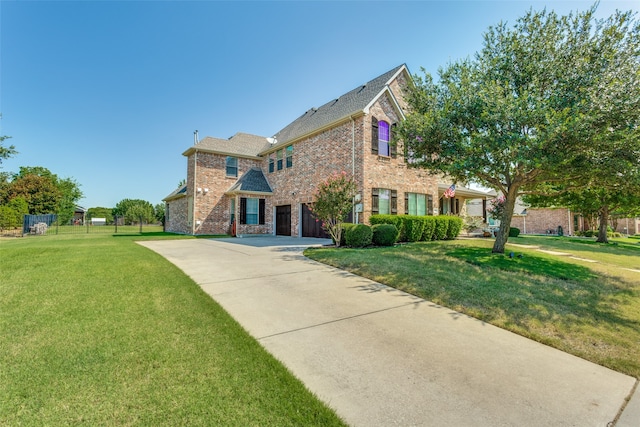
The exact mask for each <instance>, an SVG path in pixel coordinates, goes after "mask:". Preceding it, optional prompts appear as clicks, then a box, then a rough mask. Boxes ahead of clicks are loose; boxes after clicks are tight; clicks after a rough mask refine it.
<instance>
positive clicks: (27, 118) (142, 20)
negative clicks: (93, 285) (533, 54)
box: [0, 0, 640, 208]
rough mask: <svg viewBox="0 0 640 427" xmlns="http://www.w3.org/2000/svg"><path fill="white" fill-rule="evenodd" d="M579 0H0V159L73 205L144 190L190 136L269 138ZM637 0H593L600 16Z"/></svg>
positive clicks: (172, 169)
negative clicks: (0, 141) (65, 182)
mask: <svg viewBox="0 0 640 427" xmlns="http://www.w3.org/2000/svg"><path fill="white" fill-rule="evenodd" d="M592 4H593V3H592V2H589V1H547V2H530V1H447V2H445V1H442V2H439V1H413V2H368V1H354V2H340V1H332V2H329V1H318V2H309V1H304V2H303V1H300V2H294V1H288V2H270V1H259V2H245V1H240V2H238V1H237V2H218V1H113V2H111V1H110V2H107V1H75V2H66V1H55V0H52V1H51V0H50V1H25V0H23V1H8V0H0V25H1V27H0V112H1V113H2V120H0V135H10V136H11V137H12V139H10V140H8V141H5V143H6V142H8V143H9V144H13V145H15V146H16V149H17V150H18V151H19V154H18V155H17V156H15V157H14V158H12V159H8V160H5V161H3V163H2V164H1V165H0V167H1V169H0V170H1V171H3V172H16V171H17V170H18V168H19V167H20V166H44V167H46V168H48V169H49V170H51V172H53V173H55V174H57V175H58V176H60V177H63V178H73V179H75V180H76V181H77V182H78V183H79V184H80V185H81V189H82V191H83V193H84V195H85V197H84V199H83V200H81V202H80V204H81V205H82V206H84V207H86V208H89V207H97V206H103V207H113V206H115V204H116V203H117V202H118V201H120V200H122V199H124V198H130V199H143V200H147V201H149V202H151V203H153V204H157V203H160V202H161V200H162V199H163V198H164V197H165V196H167V195H168V194H169V193H171V192H172V191H173V190H174V189H175V188H176V187H177V185H178V183H179V182H180V181H181V180H182V179H184V178H186V158H185V157H184V156H182V153H183V152H184V151H185V150H186V149H188V148H189V147H190V146H191V145H193V132H194V130H196V129H197V130H198V131H199V135H200V138H203V137H205V136H213V137H219V138H228V137H230V136H232V135H233V134H235V133H236V132H247V133H253V134H257V135H263V136H271V135H273V134H275V133H276V132H277V131H278V130H280V129H281V128H283V127H284V126H285V125H287V124H288V123H289V122H291V121H293V120H294V119H295V118H297V117H298V116H299V115H301V114H302V113H304V112H305V111H306V110H308V109H309V108H311V107H317V106H320V105H322V104H324V103H325V102H327V101H329V100H330V99H333V98H335V97H337V96H339V95H342V94H343V93H345V92H347V91H349V90H351V89H353V88H354V87H356V86H358V85H360V84H362V83H365V82H366V81H368V80H370V79H372V78H374V77H376V76H378V75H380V74H382V73H384V72H386V71H388V70H390V69H391V68H393V67H395V66H397V65H399V64H402V63H406V64H407V66H408V67H409V70H410V72H411V73H414V74H415V73H419V72H420V69H421V67H424V68H425V69H426V70H427V71H428V72H430V73H432V74H435V73H436V72H437V69H438V67H440V66H443V65H445V64H447V63H448V62H449V61H455V60H457V59H461V58H465V57H467V56H471V55H473V54H474V52H476V51H477V50H479V49H480V47H481V44H482V34H483V32H484V31H485V30H486V29H487V28H488V27H489V26H491V25H495V24H497V23H499V22H500V21H506V22H507V23H514V22H515V20H516V18H517V17H519V16H522V15H524V13H525V12H526V11H528V10H529V9H530V8H534V9H543V8H545V7H546V8H547V9H554V10H556V11H557V12H558V13H560V14H567V13H569V12H570V11H575V10H585V9H587V8H589V7H590V6H591V5H592ZM639 8H640V2H638V1H607V0H602V1H601V3H600V6H599V9H598V15H599V16H600V17H605V16H608V15H610V14H611V13H613V12H614V11H615V9H621V10H635V11H638V9H639Z"/></svg>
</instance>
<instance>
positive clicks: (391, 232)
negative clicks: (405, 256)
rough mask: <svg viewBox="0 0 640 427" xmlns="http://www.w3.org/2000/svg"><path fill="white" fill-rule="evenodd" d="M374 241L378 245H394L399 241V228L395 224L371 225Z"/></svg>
mask: <svg viewBox="0 0 640 427" xmlns="http://www.w3.org/2000/svg"><path fill="white" fill-rule="evenodd" d="M371 231H372V232H373V238H372V242H373V244H374V245H376V246H393V244H394V243H395V242H396V241H398V236H399V235H400V233H398V229H397V228H396V226H395V225H393V224H376V225H373V226H371Z"/></svg>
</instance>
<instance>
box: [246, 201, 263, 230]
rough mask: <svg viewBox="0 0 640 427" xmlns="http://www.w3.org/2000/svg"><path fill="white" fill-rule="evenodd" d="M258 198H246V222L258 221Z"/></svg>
mask: <svg viewBox="0 0 640 427" xmlns="http://www.w3.org/2000/svg"><path fill="white" fill-rule="evenodd" d="M259 205H260V202H259V199H247V224H257V223H258V208H259Z"/></svg>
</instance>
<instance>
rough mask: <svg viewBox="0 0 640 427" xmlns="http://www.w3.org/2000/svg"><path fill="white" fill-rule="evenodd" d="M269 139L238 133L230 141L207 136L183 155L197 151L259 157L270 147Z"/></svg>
mask: <svg viewBox="0 0 640 427" xmlns="http://www.w3.org/2000/svg"><path fill="white" fill-rule="evenodd" d="M269 145H270V144H269V142H268V141H267V138H266V137H264V136H259V135H251V134H249V133H242V132H238V133H236V134H235V135H233V136H232V137H231V138H229V139H222V138H212V137H210V136H207V137H205V138H203V139H201V140H200V141H199V142H198V143H197V144H195V145H193V146H191V147H190V148H189V149H188V150H187V151H185V152H184V153H182V155H183V156H188V155H190V154H192V153H193V152H195V151H205V152H208V153H216V154H223V155H228V156H240V157H257V156H258V153H259V152H261V151H263V150H264V149H266V148H268V147H269Z"/></svg>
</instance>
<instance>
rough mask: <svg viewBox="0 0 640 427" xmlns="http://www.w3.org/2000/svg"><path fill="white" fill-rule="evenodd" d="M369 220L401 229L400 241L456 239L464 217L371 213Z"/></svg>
mask: <svg viewBox="0 0 640 427" xmlns="http://www.w3.org/2000/svg"><path fill="white" fill-rule="evenodd" d="M369 222H370V223H371V224H372V225H376V224H393V225H395V226H396V228H397V229H398V230H400V231H399V233H400V235H399V238H398V241H399V242H417V241H429V240H444V239H455V238H456V237H458V235H459V234H460V230H462V219H461V218H459V217H456V216H449V215H439V216H415V215H371V217H370V218H369Z"/></svg>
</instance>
